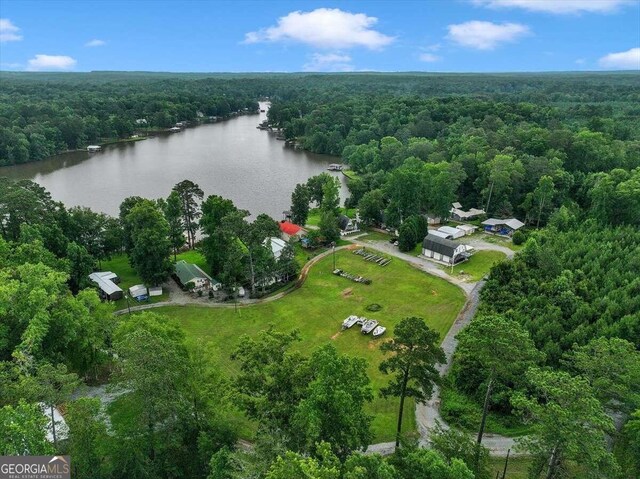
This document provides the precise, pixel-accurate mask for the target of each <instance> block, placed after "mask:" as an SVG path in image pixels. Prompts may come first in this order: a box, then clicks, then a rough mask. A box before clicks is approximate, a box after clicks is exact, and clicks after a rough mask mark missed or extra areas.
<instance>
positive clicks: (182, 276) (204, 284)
mask: <svg viewBox="0 0 640 479" xmlns="http://www.w3.org/2000/svg"><path fill="white" fill-rule="evenodd" d="M176 276H177V277H178V279H179V280H180V283H181V284H182V286H186V285H187V284H189V283H192V284H193V285H194V287H193V290H194V291H207V290H209V289H211V290H213V291H218V290H219V289H220V288H222V284H221V283H220V282H219V281H217V280H215V279H213V278H212V277H211V276H209V275H208V274H207V273H205V272H204V271H202V269H201V268H200V267H199V266H198V265H195V264H191V263H187V262H186V261H185V260H180V261H178V262H177V263H176Z"/></svg>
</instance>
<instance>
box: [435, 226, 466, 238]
mask: <svg viewBox="0 0 640 479" xmlns="http://www.w3.org/2000/svg"><path fill="white" fill-rule="evenodd" d="M438 231H441V232H443V233H446V234H448V235H450V236H451V237H452V238H453V239H457V238H462V237H463V236H464V235H465V232H464V231H463V230H461V229H459V228H453V227H451V226H441V227H440V228H438Z"/></svg>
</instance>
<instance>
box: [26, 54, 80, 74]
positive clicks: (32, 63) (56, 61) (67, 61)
mask: <svg viewBox="0 0 640 479" xmlns="http://www.w3.org/2000/svg"><path fill="white" fill-rule="evenodd" d="M76 63H77V62H76V60H75V59H74V58H71V57H68V56H65V55H42V54H38V55H36V56H35V57H34V58H32V59H31V60H29V64H28V65H27V71H31V72H37V71H50V70H70V69H71V68H73V67H74V66H75V65H76Z"/></svg>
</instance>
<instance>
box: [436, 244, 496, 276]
mask: <svg viewBox="0 0 640 479" xmlns="http://www.w3.org/2000/svg"><path fill="white" fill-rule="evenodd" d="M506 256H507V255H505V254H504V253H502V252H500V251H491V250H484V251H477V252H476V253H475V254H474V255H473V256H471V258H469V260H468V261H465V262H464V263H459V264H457V265H455V266H454V267H453V276H455V277H457V278H460V279H466V280H467V281H480V280H481V279H482V277H483V276H484V275H486V274H487V273H489V270H490V269H491V267H492V266H493V265H494V264H496V263H498V262H500V261H502V260H503V259H505V258H506ZM442 269H444V270H445V271H446V272H447V273H451V267H447V266H442Z"/></svg>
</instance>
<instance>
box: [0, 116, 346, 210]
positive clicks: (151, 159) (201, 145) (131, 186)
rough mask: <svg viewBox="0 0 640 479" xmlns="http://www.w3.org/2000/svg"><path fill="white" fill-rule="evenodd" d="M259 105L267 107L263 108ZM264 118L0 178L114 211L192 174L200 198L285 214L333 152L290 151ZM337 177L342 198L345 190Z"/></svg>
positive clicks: (14, 169)
mask: <svg viewBox="0 0 640 479" xmlns="http://www.w3.org/2000/svg"><path fill="white" fill-rule="evenodd" d="M261 107H262V108H264V105H262V106H261ZM265 118H266V113H260V115H244V116H239V117H237V118H233V119H230V120H227V121H223V122H220V123H213V124H207V125H201V126H198V127H195V128H188V129H186V130H183V131H181V132H179V133H169V134H162V135H159V136H156V137H155V138H150V139H147V140H143V141H137V142H131V143H120V144H115V145H109V146H106V147H105V148H104V149H103V151H101V152H99V153H93V154H91V155H89V154H88V153H87V152H84V151H82V152H73V153H65V154H62V155H57V156H55V157H52V158H50V159H48V160H45V161H41V162H37V163H28V164H25V165H19V166H9V167H2V168H0V176H8V177H10V178H14V179H18V178H26V179H30V180H33V181H35V182H37V183H39V184H40V185H42V186H43V187H45V188H46V189H47V190H49V192H50V193H51V195H52V196H53V198H54V199H55V200H58V201H62V202H63V203H64V204H65V205H66V206H67V207H70V206H76V205H82V206H88V207H90V208H91V209H93V210H94V211H101V212H104V213H107V214H110V215H114V216H117V215H118V207H119V206H120V203H121V202H122V200H123V199H124V198H126V197H127V196H142V197H144V198H151V199H154V198H160V197H163V198H165V197H167V196H168V195H169V193H170V192H171V188H172V187H173V185H175V184H176V183H178V182H180V181H182V180H184V179H190V180H192V181H194V182H195V183H198V185H200V188H201V189H202V190H203V191H204V194H205V197H206V196H208V195H214V194H215V195H220V196H223V197H225V198H229V199H231V200H233V202H234V203H235V205H236V206H238V207H239V208H243V209H247V210H249V211H250V212H251V213H252V215H254V216H255V215H257V214H259V213H267V214H269V215H270V216H272V217H273V218H274V219H276V220H279V219H281V218H282V211H283V210H288V209H289V207H290V205H291V192H292V191H293V188H294V187H295V185H296V184H297V183H304V182H305V181H306V180H307V179H308V178H309V177H311V176H314V175H317V174H319V173H322V172H324V171H327V169H326V168H327V165H329V164H330V163H336V162H339V159H338V158H335V157H331V156H326V155H316V154H313V153H308V152H304V151H298V150H294V149H292V148H288V147H285V146H284V142H283V141H280V140H276V139H275V135H274V134H273V133H269V132H267V131H262V130H258V129H257V128H256V126H257V125H258V123H260V122H261V121H262V120H264V119H265ZM331 174H332V175H335V176H336V177H338V178H340V181H341V184H342V190H341V196H342V199H343V200H344V198H345V197H346V196H348V192H347V189H346V185H345V178H344V176H343V175H342V174H341V173H333V172H332V173H331Z"/></svg>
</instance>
